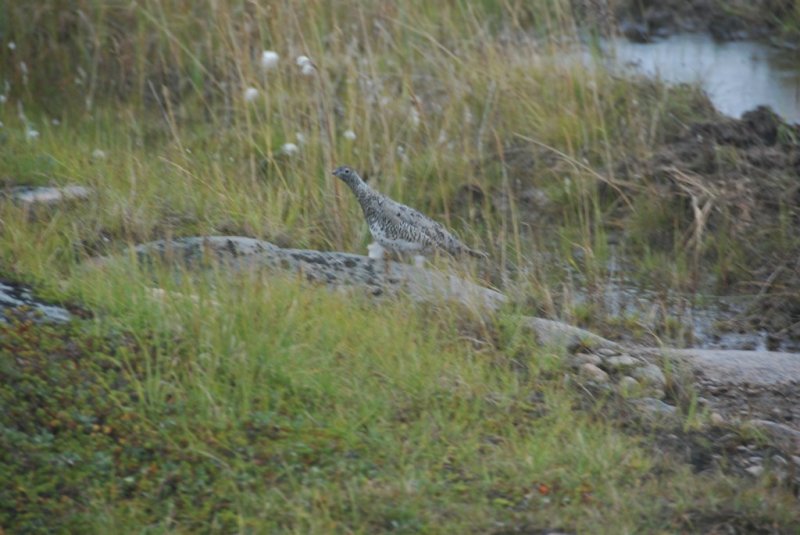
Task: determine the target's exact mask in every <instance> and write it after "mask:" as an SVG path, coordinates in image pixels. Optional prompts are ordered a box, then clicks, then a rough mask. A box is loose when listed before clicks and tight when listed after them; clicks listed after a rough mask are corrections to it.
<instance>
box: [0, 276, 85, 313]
mask: <svg viewBox="0 0 800 535" xmlns="http://www.w3.org/2000/svg"><path fill="white" fill-rule="evenodd" d="M21 306H26V307H29V308H31V309H32V310H34V311H38V312H40V313H41V314H42V318H43V319H44V320H45V321H56V322H66V321H69V320H70V319H71V318H72V316H71V314H70V313H69V311H68V310H67V309H65V308H61V307H59V306H55V305H48V304H45V303H42V302H41V301H38V300H37V299H36V298H35V297H34V296H33V294H32V293H31V290H30V289H29V288H26V287H25V286H20V285H18V284H13V283H8V282H2V281H0V321H5V309H7V308H16V307H21Z"/></svg>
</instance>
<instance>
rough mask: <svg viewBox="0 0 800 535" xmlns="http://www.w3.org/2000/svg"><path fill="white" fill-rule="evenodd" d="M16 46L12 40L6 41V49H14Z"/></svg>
mask: <svg viewBox="0 0 800 535" xmlns="http://www.w3.org/2000/svg"><path fill="white" fill-rule="evenodd" d="M16 48H17V43H15V42H14V41H11V42H10V43H8V49H9V50H14V49H16Z"/></svg>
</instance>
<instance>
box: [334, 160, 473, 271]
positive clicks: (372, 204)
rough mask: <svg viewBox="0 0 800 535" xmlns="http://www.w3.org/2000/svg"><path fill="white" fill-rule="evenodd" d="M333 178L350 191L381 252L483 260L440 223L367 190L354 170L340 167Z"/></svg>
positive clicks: (368, 188)
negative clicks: (437, 253) (443, 254)
mask: <svg viewBox="0 0 800 535" xmlns="http://www.w3.org/2000/svg"><path fill="white" fill-rule="evenodd" d="M333 174H334V175H335V176H337V177H339V178H340V179H342V181H344V183H345V184H347V185H348V186H349V187H350V189H351V190H353V193H354V194H355V196H356V199H358V203H359V204H360V205H361V209H362V210H363V212H364V217H365V218H366V219H367V225H369V231H370V233H371V234H372V237H373V238H375V241H377V242H378V243H379V244H380V245H381V246H382V247H383V248H385V249H388V250H392V251H396V252H398V253H402V254H414V255H427V254H431V253H433V252H434V251H436V250H442V251H446V252H447V253H449V254H451V255H453V256H459V255H463V254H469V255H472V256H476V257H479V258H486V256H487V255H486V253H484V252H481V251H476V250H474V249H470V248H469V247H467V246H466V245H464V244H463V243H462V242H461V241H460V240H459V239H458V238H456V237H455V236H453V235H452V234H451V233H450V232H449V231H448V230H447V229H446V228H444V227H443V226H442V225H441V224H440V223H437V222H436V221H434V220H432V219H430V218H429V217H426V216H424V215H423V214H421V213H420V212H418V211H416V210H414V209H413V208H411V207H409V206H406V205H404V204H400V203H399V202H396V201H393V200H392V199H390V198H389V197H387V196H386V195H383V194H381V193H378V192H377V191H375V190H374V189H372V188H371V187H369V186H368V185H367V184H366V182H364V181H363V180H362V179H361V177H360V176H358V173H356V171H355V170H353V169H351V168H349V167H346V166H342V167H339V168H337V169H336V170H335V171H334V172H333Z"/></svg>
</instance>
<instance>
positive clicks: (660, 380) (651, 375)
mask: <svg viewBox="0 0 800 535" xmlns="http://www.w3.org/2000/svg"><path fill="white" fill-rule="evenodd" d="M631 373H632V375H633V376H634V377H635V378H637V379H639V380H640V381H642V382H644V383H648V384H651V385H654V386H658V387H661V388H663V387H665V386H666V385H667V378H666V377H665V376H664V372H662V371H661V368H659V367H658V366H656V365H655V364H646V365H644V366H642V367H641V368H636V369H634V370H633V371H632V372H631Z"/></svg>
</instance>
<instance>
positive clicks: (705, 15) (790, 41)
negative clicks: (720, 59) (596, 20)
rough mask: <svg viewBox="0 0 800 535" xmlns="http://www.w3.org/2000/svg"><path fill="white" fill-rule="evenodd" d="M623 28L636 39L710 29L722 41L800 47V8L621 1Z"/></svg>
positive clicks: (712, 0)
mask: <svg viewBox="0 0 800 535" xmlns="http://www.w3.org/2000/svg"><path fill="white" fill-rule="evenodd" d="M614 15H615V17H616V20H617V21H618V26H619V31H620V32H621V33H623V34H624V35H625V36H626V37H628V38H629V39H631V40H634V41H637V42H648V41H652V40H653V39H656V38H661V37H666V36H669V35H672V34H675V33H680V32H708V33H710V34H711V35H712V36H713V37H714V38H715V39H718V40H726V41H727V40H739V39H765V40H768V41H769V42H771V43H772V44H774V45H776V46H780V47H785V48H790V49H797V48H798V46H800V11H798V9H797V7H796V5H795V2H793V1H792V0H755V1H745V0H736V1H733V2H723V1H721V0H688V1H687V0H666V1H663V2H662V1H655V0H643V1H640V0H622V1H621V2H618V3H617V5H616V8H615V9H614Z"/></svg>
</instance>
